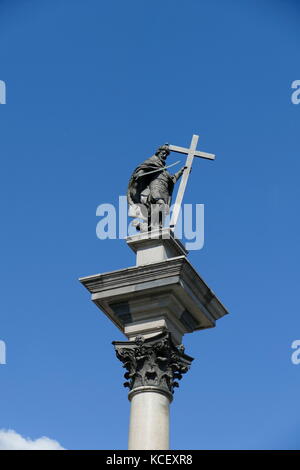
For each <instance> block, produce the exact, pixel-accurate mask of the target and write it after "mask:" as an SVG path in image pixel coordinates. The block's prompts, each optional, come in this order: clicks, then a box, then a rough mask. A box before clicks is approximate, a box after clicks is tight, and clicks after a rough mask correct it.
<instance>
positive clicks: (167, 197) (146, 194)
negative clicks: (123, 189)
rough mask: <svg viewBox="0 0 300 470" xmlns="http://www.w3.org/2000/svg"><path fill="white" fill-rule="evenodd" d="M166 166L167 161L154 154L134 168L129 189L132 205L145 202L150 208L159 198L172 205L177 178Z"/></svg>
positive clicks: (129, 199)
mask: <svg viewBox="0 0 300 470" xmlns="http://www.w3.org/2000/svg"><path fill="white" fill-rule="evenodd" d="M164 168H165V162H163V161H162V160H161V159H160V158H159V157H158V156H157V155H153V156H152V157H150V158H148V159H147V160H145V161H144V162H143V163H141V165H139V166H138V167H137V168H136V169H135V170H134V172H133V174H132V176H131V178H130V181H129V184H128V191H127V200H128V204H129V205H130V206H133V205H134V204H143V205H145V206H146V207H148V208H149V207H150V205H151V204H155V203H156V202H157V201H158V200H159V199H162V200H163V201H164V203H165V204H167V205H170V202H171V195H172V192H173V187H174V184H175V182H176V179H174V176H172V175H170V173H169V172H168V171H167V170H164ZM154 170H156V171H155V172H154V173H150V172H153V171H154ZM159 170H161V171H159ZM149 173H150V174H149Z"/></svg>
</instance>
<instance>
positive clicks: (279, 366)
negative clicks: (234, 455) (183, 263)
mask: <svg viewBox="0 0 300 470" xmlns="http://www.w3.org/2000/svg"><path fill="white" fill-rule="evenodd" d="M299 17H300V6H299V4H298V2H296V1H288V0H285V1H279V0H273V1H268V0H264V1H253V0H251V1H250V0H243V1H241V0H226V1H225V0H209V1H199V0H197V1H196V0H195V1H194V0H186V1H185V2H180V1H177V0H175V1H174V0H172V1H171V0H163V1H162V0H159V1H158V0H152V1H151V2H146V1H140V0H139V1H138V0H129V1H127V2H123V1H121V0H111V1H110V2H104V1H101V2H99V1H97V0H86V1H79V0H51V1H50V0H23V1H20V0H19V1H18V0H14V1H12V0H10V1H8V0H1V1H0V80H4V81H5V82H6V86H7V104H5V105H0V131H1V147H0V148H1V167H2V171H1V185H0V191H1V197H0V201H1V202H0V207H1V231H0V250H1V270H0V275H1V296H0V314H1V317H0V339H1V340H4V341H5V342H6V345H7V364H6V365H0V382H1V386H0V396H1V399H0V428H1V429H14V430H15V431H16V432H17V433H20V434H21V435H23V436H29V437H30V438H32V439H36V438H38V437H41V436H48V437H49V438H51V439H55V440H57V441H58V442H59V443H60V444H61V445H62V446H63V447H65V448H68V449H118V448H119V449H124V448H126V446H127V427H128V417H129V403H128V401H127V392H126V390H125V389H123V388H122V383H123V377H122V374H123V369H122V367H121V364H120V363H119V362H118V361H117V359H116V358H115V356H114V351H113V348H112V346H111V341H113V340H122V339H123V338H124V337H123V335H122V333H121V332H120V331H119V330H117V329H116V328H115V326H114V325H113V324H111V323H110V321H109V320H108V319H107V318H106V317H105V316H104V314H102V313H101V312H100V311H99V310H98V309H97V308H96V307H95V306H94V305H93V304H92V302H91V301H90V300H89V295H88V293H87V292H86V291H85V289H84V288H83V287H82V286H81V285H80V284H79V282H78V280H77V279H78V278H79V277H81V276H87V275H91V274H96V273H100V272H106V271H110V270H113V269H119V268H123V267H127V266H130V265H133V264H134V257H133V254H132V252H131V251H130V250H129V249H128V248H127V246H126V243H125V242H124V241H122V240H103V241H101V240H99V239H97V237H96V233H95V229H96V224H97V221H98V219H97V217H96V208H97V206H98V205H99V204H101V203H104V202H108V203H113V204H116V203H117V201H118V197H119V195H121V194H124V193H125V191H126V187H127V181H128V178H129V176H130V173H131V171H132V169H133V168H134V167H135V166H136V165H137V164H138V163H139V162H141V161H143V160H144V159H145V158H147V157H148V156H150V155H151V154H152V153H153V150H154V149H155V148H156V147H157V145H160V144H161V143H163V142H165V141H169V142H171V143H173V144H176V145H182V146H186V145H188V144H189V142H190V138H191V135H192V134H193V133H197V134H199V135H200V141H199V148H201V149H202V150H204V151H207V152H211V153H215V154H216V155H217V159H216V161H215V162H213V163H212V162H207V161H204V160H201V161H199V160H197V161H196V162H195V163H194V169H193V173H192V175H191V179H190V183H189V188H188V190H187V192H186V197H185V201H186V202H189V203H202V204H205V245H204V248H203V249H202V250H200V251H193V252H191V253H190V255H189V259H190V261H191V262H192V263H193V265H194V266H195V268H196V269H197V271H198V272H199V273H200V275H201V276H202V277H203V278H204V279H205V280H206V282H207V283H208V284H209V285H210V286H211V288H212V289H213V290H214V292H215V293H216V294H217V296H218V297H219V298H220V299H221V300H222V302H223V303H224V304H225V305H226V306H227V308H228V310H229V311H230V312H231V314H230V315H229V316H226V317H225V318H223V319H221V320H220V321H219V322H218V325H217V327H216V328H214V329H212V330H207V331H202V332H198V333H194V334H193V335H186V336H185V337H184V343H185V346H186V352H187V353H188V354H190V355H191V356H193V357H195V361H194V363H193V366H192V370H191V371H190V372H189V374H187V375H186V376H185V377H184V379H183V380H182V381H181V385H180V388H179V389H178V390H176V392H175V400H174V402H173V404H172V405H171V447H172V448H175V449H255V448H256V449H266V448H267V449H300V441H299V433H300V413H299V411H300V410H299V386H300V365H298V366H296V365H293V364H292V362H291V354H292V349H291V343H292V342H293V341H294V340H296V339H300V323H299V308H298V291H299V286H298V283H299V270H300V268H299V230H300V223H299V216H298V214H299V208H298V205H299V196H300V189H299V171H300V163H299V162H300V160H299V125H300V105H299V106H297V105H293V104H292V103H291V93H292V90H291V83H292V82H293V81H294V80H296V79H300V72H299V41H300V31H299ZM172 158H173V157H172Z"/></svg>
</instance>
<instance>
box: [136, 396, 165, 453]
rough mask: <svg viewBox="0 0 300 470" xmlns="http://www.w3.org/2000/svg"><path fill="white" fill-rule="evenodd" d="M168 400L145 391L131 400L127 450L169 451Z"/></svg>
mask: <svg viewBox="0 0 300 470" xmlns="http://www.w3.org/2000/svg"><path fill="white" fill-rule="evenodd" d="M169 408H170V401H169V398H168V397H167V396H166V395H165V394H162V393H158V392H154V391H151V392H150V391H145V392H139V393H134V394H133V396H132V398H131V408H130V423H129V442H128V449H129V450H151V449H153V450H168V449H169Z"/></svg>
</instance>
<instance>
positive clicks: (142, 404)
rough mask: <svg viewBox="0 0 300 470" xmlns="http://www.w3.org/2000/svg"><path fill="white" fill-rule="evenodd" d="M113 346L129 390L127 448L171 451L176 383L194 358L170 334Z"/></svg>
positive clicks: (115, 343) (140, 337) (165, 333)
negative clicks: (129, 405) (175, 342)
mask: <svg viewBox="0 0 300 470" xmlns="http://www.w3.org/2000/svg"><path fill="white" fill-rule="evenodd" d="M113 344H114V347H115V350H116V355H117V357H118V359H119V360H120V361H121V362H122V363H123V367H124V368H125V369H127V372H126V373H125V374H124V377H125V378H126V379H127V381H126V382H125V383H124V386H125V387H128V388H129V389H130V392H129V395H128V398H129V400H130V401H131V411H130V424H129V444H128V448H129V449H130V450H147V449H149V450H164V449H169V405H170V403H171V401H172V399H173V393H174V388H175V387H178V386H179V385H178V382H177V380H180V379H181V378H182V374H184V373H186V372H187V371H188V370H189V368H190V365H191V362H192V361H193V358H191V357H190V356H187V355H186V354H184V347H183V346H182V345H180V346H177V347H176V346H175V345H174V344H173V342H172V339H171V335H170V333H168V332H163V333H161V334H159V335H156V336H153V337H151V338H146V339H145V338H144V337H143V336H137V337H136V338H135V341H126V342H125V341H124V342H121V341H114V342H113Z"/></svg>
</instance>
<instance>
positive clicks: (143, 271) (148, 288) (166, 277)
mask: <svg viewBox="0 0 300 470" xmlns="http://www.w3.org/2000/svg"><path fill="white" fill-rule="evenodd" d="M80 282H81V283H82V284H83V285H84V286H85V287H86V288H87V289H88V291H89V292H90V293H91V294H92V300H93V302H94V303H95V304H96V305H97V306H98V307H99V308H100V309H101V310H102V311H103V312H104V313H105V314H106V315H107V316H108V317H109V318H110V320H112V321H113V322H114V323H115V325H116V326H117V327H118V328H119V329H120V330H121V331H122V332H123V333H124V334H125V335H126V336H127V337H128V338H129V339H135V337H136V336H137V335H140V334H142V335H143V336H145V337H150V336H152V335H155V334H157V333H158V332H160V331H163V330H165V329H167V330H169V331H170V333H171V334H172V337H173V340H174V341H175V343H177V344H178V343H180V342H181V338H182V335H184V334H185V333H191V332H193V331H195V330H203V329H205V328H211V327H214V326H215V324H216V320H218V319H219V318H221V317H223V316H224V315H225V314H227V313H228V312H227V310H226V308H225V307H224V306H223V305H222V303H221V302H220V301H219V300H218V299H217V297H216V296H215V294H214V293H213V292H212V290H211V289H210V288H209V287H208V286H207V284H206V283H205V282H204V281H203V279H202V278H201V277H200V276H199V274H198V273H197V272H196V271H195V269H194V268H193V266H192V265H191V264H190V263H189V261H188V260H187V259H186V257H185V256H177V257H174V258H169V259H164V260H163V261H159V262H155V263H153V262H152V263H150V264H144V265H139V266H133V267H130V268H126V269H121V270H118V271H112V272H109V273H105V274H96V275H94V276H88V277H83V278H81V279H80Z"/></svg>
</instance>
